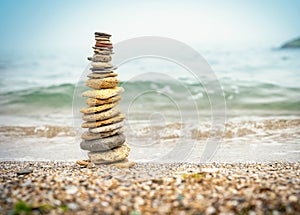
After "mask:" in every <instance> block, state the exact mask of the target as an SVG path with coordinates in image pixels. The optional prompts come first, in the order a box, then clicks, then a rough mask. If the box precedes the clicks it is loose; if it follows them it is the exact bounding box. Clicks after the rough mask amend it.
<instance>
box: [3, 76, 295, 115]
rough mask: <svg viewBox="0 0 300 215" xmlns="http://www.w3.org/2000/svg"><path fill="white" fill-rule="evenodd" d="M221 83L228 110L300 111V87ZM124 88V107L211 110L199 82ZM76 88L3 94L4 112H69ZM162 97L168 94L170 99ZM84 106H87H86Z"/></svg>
mask: <svg viewBox="0 0 300 215" xmlns="http://www.w3.org/2000/svg"><path fill="white" fill-rule="evenodd" d="M221 84H222V88H223V89H224V97H225V100H226V104H227V109H233V110H235V109H237V110H279V111H280V110H284V111H300V97H299V95H300V88H296V87H284V86H279V85H275V84H270V83H253V82H242V83H235V82H233V81H231V82H229V81H228V80H223V81H222V80H221ZM120 85H121V86H122V87H124V88H125V92H124V93H123V94H122V105H125V106H128V105H130V104H131V103H132V101H133V99H136V100H137V102H139V103H140V104H141V105H144V106H148V107H151V106H152V105H153V104H156V105H157V104H159V105H160V107H161V108H166V109H168V108H169V105H170V103H171V100H173V101H174V102H179V103H180V102H181V103H184V104H186V108H187V110H188V104H190V103H191V102H196V103H197V105H198V107H199V108H201V109H204V110H210V108H211V107H210V101H209V98H208V95H207V93H206V90H205V87H204V86H203V85H202V84H199V83H193V82H188V81H183V80H180V81H178V82H171V83H170V82H168V83H167V82H159V81H157V82H151V81H135V82H122V83H121V84H120ZM75 86H76V85H75V84H69V83H67V84H61V85H53V86H48V87H36V88H30V89H26V90H20V91H11V92H2V93H0V105H1V110H0V113H2V114H7V113H8V112H10V113H14V112H19V111H21V110H23V111H24V110H26V111H28V108H30V110H43V109H45V108H46V109H55V110H62V109H66V108H68V109H69V108H71V107H72V102H73V93H74V89H75ZM83 90H84V89H83V88H82V91H83ZM162 95H167V97H166V96H165V97H164V96H162ZM78 99H79V98H78ZM83 101H84V100H83ZM82 105H83V106H84V105H85V104H84V103H82ZM156 107H157V106H156ZM183 107H185V106H183ZM182 111H184V110H182Z"/></svg>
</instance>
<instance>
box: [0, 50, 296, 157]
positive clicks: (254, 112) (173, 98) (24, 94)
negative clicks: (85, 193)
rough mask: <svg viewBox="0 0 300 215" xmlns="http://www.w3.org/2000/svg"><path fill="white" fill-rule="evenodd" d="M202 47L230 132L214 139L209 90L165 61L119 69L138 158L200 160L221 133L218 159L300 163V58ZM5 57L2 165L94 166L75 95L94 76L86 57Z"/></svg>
mask: <svg viewBox="0 0 300 215" xmlns="http://www.w3.org/2000/svg"><path fill="white" fill-rule="evenodd" d="M196 49H197V50H198V51H199V53H200V54H201V55H202V56H203V57H204V58H205V59H206V61H207V62H208V63H209V64H210V66H211V68H212V71H213V72H215V74H216V76H217V79H218V81H219V83H220V85H221V87H222V89H223V92H224V94H223V96H224V99H225V102H226V109H225V110H224V111H225V112H224V113H225V115H224V116H222V117H223V118H222V119H224V122H223V125H224V128H223V129H220V130H219V131H218V132H219V133H218V134H214V133H213V132H212V128H213V120H212V119H213V118H214V117H215V116H214V115H213V113H212V107H211V105H212V103H211V99H210V98H209V96H208V95H209V93H208V92H207V88H206V87H205V86H207V85H209V84H210V83H209V82H205V80H201V79H200V80H199V79H195V78H193V76H192V75H191V72H190V71H188V70H187V69H186V68H183V67H181V66H180V65H178V64H175V63H173V62H170V61H166V60H164V59H159V58H151V57H144V58H140V59H135V60H132V61H129V62H128V63H126V64H123V65H121V66H119V68H118V69H117V70H116V72H117V73H118V74H119V76H118V77H119V79H120V80H121V83H120V85H121V86H122V87H124V88H125V92H124V93H123V94H122V100H121V102H120V108H121V110H122V112H123V113H125V114H126V115H127V121H126V133H125V134H126V137H127V141H128V142H129V144H131V146H132V151H131V154H130V157H131V158H132V159H134V160H137V161H152V160H156V159H159V160H160V161H163V160H164V159H160V158H166V157H167V155H170V154H172V153H174V152H173V151H172V149H173V148H176V147H175V146H179V148H178V149H179V150H181V149H182V152H184V153H186V154H185V155H184V156H182V157H180V159H182V160H184V161H191V162H197V161H199V160H200V159H201V157H202V156H203V153H204V152H205V146H206V145H207V140H208V138H210V137H213V136H214V135H217V136H218V137H221V140H220V141H218V144H217V145H216V146H214V147H213V150H214V153H213V154H212V156H211V157H210V158H209V160H211V161H232V162H235V161H236V162H238V161H270V160H292V161H295V160H299V158H300V144H299V140H300V117H299V114H300V96H299V95H300V94H299V93H300V85H299V83H300V60H299V59H300V50H290V49H287V50H281V49H276V48H272V47H253V46H251V47H250V48H249V47H247V48H246V47H241V48H236V47H235V48H222V47H206V48H203V47H201V46H199V47H196ZM0 54H1V58H0V59H1V60H0V74H1V81H0V105H1V108H0V119H1V121H0V133H1V136H0V149H1V152H0V159H2V160H3V159H17V160H52V159H57V160H75V159H80V158H86V153H85V152H82V151H81V150H80V148H79V142H80V132H82V129H80V123H81V122H79V121H78V118H80V113H79V112H74V111H73V110H77V109H80V108H81V107H84V106H85V104H84V98H79V97H78V95H75V97H73V96H74V90H75V89H77V88H78V86H80V85H82V83H83V82H84V80H85V77H81V75H82V73H83V72H84V71H86V70H87V69H88V61H87V60H86V56H85V54H84V52H82V51H78V50H76V51H70V50H67V51H63V52H55V53H51V52H45V51H39V52H32V53H30V52H25V51H24V53H12V52H11V53H10V52H3V53H0ZM191 60H192V59H191ZM210 93H211V92H210ZM74 99H75V100H76V101H78V102H77V103H76V102H75V103H74V102H73V101H74ZM74 105H75V106H76V107H74ZM74 119H75V120H74ZM76 119H77V121H76ZM179 161H181V160H179Z"/></svg>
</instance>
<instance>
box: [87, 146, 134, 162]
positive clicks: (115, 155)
mask: <svg viewBox="0 0 300 215" xmlns="http://www.w3.org/2000/svg"><path fill="white" fill-rule="evenodd" d="M129 152H130V148H129V146H128V144H127V143H125V144H123V145H122V146H120V147H118V148H114V149H112V150H109V151H105V152H89V153H88V156H89V158H90V160H91V162H92V163H94V164H105V163H113V162H117V161H122V160H124V159H125V158H127V157H128V155H129Z"/></svg>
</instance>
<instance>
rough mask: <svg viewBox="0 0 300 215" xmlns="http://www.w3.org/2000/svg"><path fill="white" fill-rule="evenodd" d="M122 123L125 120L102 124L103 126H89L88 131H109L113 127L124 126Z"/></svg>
mask: <svg viewBox="0 0 300 215" xmlns="http://www.w3.org/2000/svg"><path fill="white" fill-rule="evenodd" d="M124 124H125V120H123V121H120V122H117V123H114V124H110V125H104V126H101V127H97V128H90V129H89V132H91V133H104V132H110V131H113V130H115V129H118V128H122V127H123V126H124Z"/></svg>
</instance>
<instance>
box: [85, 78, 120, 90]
mask: <svg viewBox="0 0 300 215" xmlns="http://www.w3.org/2000/svg"><path fill="white" fill-rule="evenodd" d="M119 82H120V80H119V79H117V78H115V77H108V78H103V79H89V80H87V81H86V82H85V85H86V86H87V87H90V88H93V89H97V90H100V89H107V88H114V87H116V86H118V84H119Z"/></svg>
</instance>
